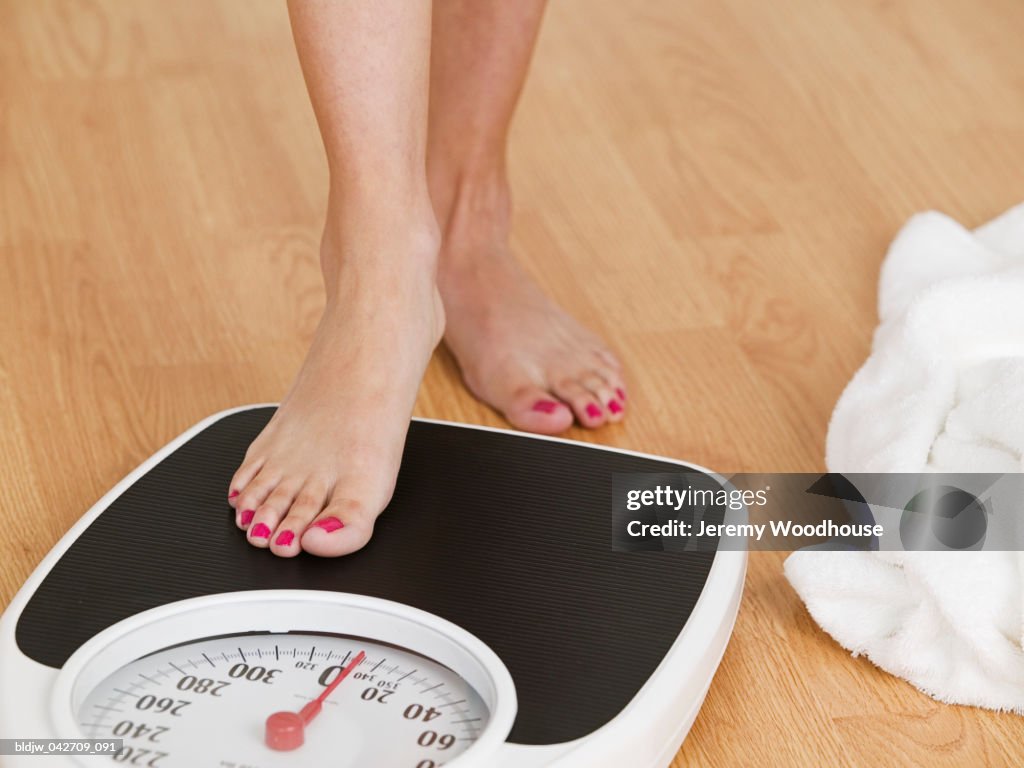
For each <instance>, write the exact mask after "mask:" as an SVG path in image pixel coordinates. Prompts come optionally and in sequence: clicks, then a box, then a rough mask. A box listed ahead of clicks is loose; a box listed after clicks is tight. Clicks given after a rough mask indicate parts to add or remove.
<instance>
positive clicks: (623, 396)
mask: <svg viewBox="0 0 1024 768" xmlns="http://www.w3.org/2000/svg"><path fill="white" fill-rule="evenodd" d="M615 394H616V395H618V396H619V400H621V401H622V402H626V393H625V391H624V390H623V389H622V387H617V388H616V389H615Z"/></svg>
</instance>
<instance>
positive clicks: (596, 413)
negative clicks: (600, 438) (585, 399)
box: [587, 403, 601, 419]
mask: <svg viewBox="0 0 1024 768" xmlns="http://www.w3.org/2000/svg"><path fill="white" fill-rule="evenodd" d="M587 416H589V417H590V418H592V419H599V418H601V409H600V408H598V407H597V406H596V405H594V404H593V403H587Z"/></svg>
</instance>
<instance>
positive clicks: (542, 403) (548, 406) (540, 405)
mask: <svg viewBox="0 0 1024 768" xmlns="http://www.w3.org/2000/svg"><path fill="white" fill-rule="evenodd" d="M533 410H535V411H539V412H540V413H554V412H555V411H556V410H558V403H556V402H555V401H554V400H538V401H537V402H536V403H534V404H533Z"/></svg>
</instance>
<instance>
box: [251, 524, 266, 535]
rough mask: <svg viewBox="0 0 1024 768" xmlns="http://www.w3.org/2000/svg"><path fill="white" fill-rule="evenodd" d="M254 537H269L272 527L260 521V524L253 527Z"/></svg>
mask: <svg viewBox="0 0 1024 768" xmlns="http://www.w3.org/2000/svg"><path fill="white" fill-rule="evenodd" d="M252 537H253V538H254V539H266V538H269V537H270V529H269V528H268V527H267V526H266V525H264V524H263V523H260V524H259V525H257V526H256V527H255V528H253V529H252Z"/></svg>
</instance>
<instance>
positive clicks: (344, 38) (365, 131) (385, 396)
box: [229, 0, 444, 556]
mask: <svg viewBox="0 0 1024 768" xmlns="http://www.w3.org/2000/svg"><path fill="white" fill-rule="evenodd" d="M289 10H290V14H291V20H292V29H293V32H294V35H295V42H296V47H297V48H298V52H299V58H300V61H301V63H302V69H303V72H304V74H305V77H306V83H307V86H308V88H309V94H310V99H311V100H312V102H313V108H314V111H315V112H316V117H317V121H318V123H319V125H320V132H321V134H322V136H323V141H324V147H325V149H326V152H327V160H328V165H329V168H330V189H329V193H328V206H327V221H326V224H325V227H324V235H323V241H322V244H321V249H320V256H321V264H322V267H323V274H324V282H325V285H326V292H327V306H326V309H325V311H324V315H323V317H322V318H321V321H320V324H319V327H318V328H317V332H316V336H315V338H314V340H313V344H312V347H311V348H310V351H309V354H308V356H307V358H306V361H305V363H304V364H303V367H302V370H301V371H300V372H299V374H298V377H297V378H296V380H295V383H294V384H293V385H292V388H291V390H290V391H289V392H288V394H287V396H286V397H285V399H284V400H283V402H282V404H281V407H280V408H279V409H278V411H277V413H276V414H275V416H274V418H273V419H272V420H271V421H270V423H269V424H268V425H267V427H266V429H264V430H263V432H262V433H260V435H259V436H258V437H257V438H256V440H255V441H254V442H253V443H252V445H251V446H250V447H249V450H248V453H247V454H246V458H245V461H244V463H243V464H242V466H241V467H240V468H239V470H238V471H237V473H236V474H235V476H234V478H233V479H232V481H231V487H230V489H229V490H230V493H229V498H230V502H231V504H232V505H233V506H234V507H235V510H236V520H237V523H238V525H239V526H240V527H241V528H243V529H245V530H246V531H247V537H248V540H249V541H250V542H251V543H252V544H254V545H255V546H258V547H270V548H271V550H273V552H274V553H275V554H278V555H283V556H290V555H295V554H298V552H299V551H300V548H301V549H304V550H306V551H309V552H312V553H314V554H317V555H342V554H346V553H348V552H352V551H353V550H356V549H359V548H360V547H362V546H363V545H364V544H365V543H366V542H367V541H368V540H369V538H370V535H371V533H372V532H373V525H374V521H375V520H376V517H377V515H378V514H379V513H380V511H381V510H382V509H383V508H384V506H385V505H386V504H387V502H388V501H389V500H390V498H391V494H392V491H393V490H394V480H395V475H396V474H397V471H398V465H399V462H400V459H401V452H402V447H403V444H404V439H405V434H406V430H407V428H408V423H409V417H410V415H411V413H412V407H413V402H414V400H415V397H416V391H417V389H418V388H419V384H420V380H421V378H422V376H423V371H424V368H425V367H426V364H427V362H428V360H429V358H430V354H431V352H432V350H433V348H434V347H435V346H436V344H437V342H438V341H439V339H440V337H441V334H442V331H443V326H444V316H443V310H442V308H441V303H440V298H439V296H438V293H437V289H436V287H435V279H436V264H437V246H438V232H437V225H436V222H435V219H434V215H433V210H432V208H431V203H430V197H429V193H428V188H427V182H426V170H425V146H426V123H427V90H428V78H429V75H428V71H429V66H428V65H429V50H430V22H431V15H430V14H431V9H430V4H429V3H423V2H408V0H293V1H292V2H290V3H289Z"/></svg>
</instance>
